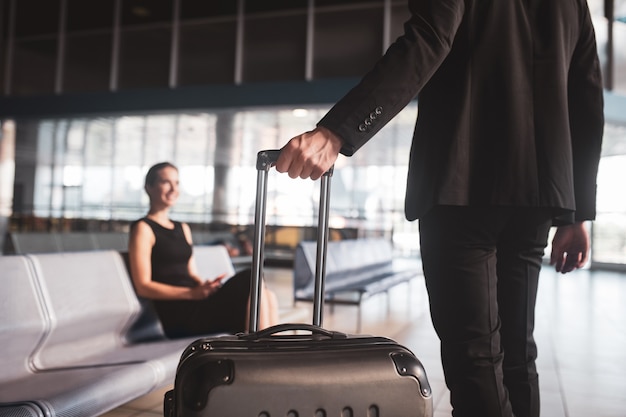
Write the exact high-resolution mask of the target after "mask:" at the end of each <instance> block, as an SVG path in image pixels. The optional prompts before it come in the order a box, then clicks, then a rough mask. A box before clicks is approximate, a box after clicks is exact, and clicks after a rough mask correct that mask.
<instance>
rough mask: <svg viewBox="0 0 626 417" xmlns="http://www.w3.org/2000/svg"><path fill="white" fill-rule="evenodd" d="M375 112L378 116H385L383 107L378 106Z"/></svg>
mask: <svg viewBox="0 0 626 417" xmlns="http://www.w3.org/2000/svg"><path fill="white" fill-rule="evenodd" d="M374 112H375V113H376V114H377V115H379V116H380V115H381V114H383V108H382V106H378V107H376V108H375V109H374Z"/></svg>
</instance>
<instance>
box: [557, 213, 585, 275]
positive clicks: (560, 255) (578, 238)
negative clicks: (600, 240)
mask: <svg viewBox="0 0 626 417" xmlns="http://www.w3.org/2000/svg"><path fill="white" fill-rule="evenodd" d="M588 256H589V235H588V234H587V230H586V229H585V226H584V224H583V223H582V222H581V223H575V224H572V225H568V226H560V227H558V228H557V229H556V234H555V235H554V238H553V239H552V254H551V256H550V265H555V268H556V271H557V272H561V273H563V274H566V273H568V272H571V271H573V270H575V269H578V268H582V267H583V266H584V265H585V263H587V257H588Z"/></svg>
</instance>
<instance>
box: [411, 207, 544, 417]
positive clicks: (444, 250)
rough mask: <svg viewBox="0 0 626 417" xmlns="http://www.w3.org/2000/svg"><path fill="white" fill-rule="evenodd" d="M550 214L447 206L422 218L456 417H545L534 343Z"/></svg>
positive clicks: (429, 284) (432, 307) (426, 269)
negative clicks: (541, 411)
mask: <svg viewBox="0 0 626 417" xmlns="http://www.w3.org/2000/svg"><path fill="white" fill-rule="evenodd" d="M550 226H551V215H550V211H549V210H544V209H528V208H525V209H522V208H504V207H492V208H475V207H451V206H440V207H435V208H434V209H432V210H431V211H430V212H429V213H428V214H427V215H426V216H424V217H423V218H422V219H421V220H420V242H421V254H422V262H423V268H424V276H425V279H426V286H427V290H428V295H429V302H430V311H431V317H432V321H433V325H434V328H435V330H436V332H437V334H438V336H439V338H440V340H441V358H442V365H443V370H444V375H445V379H446V384H447V386H448V388H449V389H450V402H451V403H452V407H453V415H454V416H455V417H476V416H481V417H511V416H515V417H538V416H539V382H538V376H537V370H536V367H535V359H536V358H537V347H536V344H535V341H534V339H533V330H534V322H535V301H536V296H537V285H538V278H539V271H540V269H541V260H542V256H543V252H544V249H545V247H546V244H547V236H548V231H549V229H550Z"/></svg>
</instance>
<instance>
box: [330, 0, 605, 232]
mask: <svg viewBox="0 0 626 417" xmlns="http://www.w3.org/2000/svg"><path fill="white" fill-rule="evenodd" d="M409 8H410V11H411V16H412V17H411V18H410V20H409V21H408V22H406V23H405V33H404V35H403V36H401V37H400V38H398V39H397V40H396V41H395V43H393V44H392V45H391V46H390V47H389V49H388V50H387V52H386V53H385V55H384V56H383V57H382V58H381V59H380V60H379V61H378V63H377V64H376V65H375V67H374V68H373V69H372V70H371V71H370V72H369V73H367V74H366V75H365V76H364V78H363V79H362V80H361V81H360V83H359V84H358V85H357V86H356V87H354V88H353V89H352V90H351V91H350V92H349V93H348V94H347V95H346V96H345V97H344V98H342V99H341V100H340V101H339V102H338V103H337V104H336V105H335V106H333V108H332V109H331V110H330V111H329V112H328V114H326V115H325V116H324V118H323V119H322V120H321V121H320V122H319V125H321V126H325V127H327V128H329V129H330V130H332V131H334V132H335V133H337V134H338V135H339V136H340V137H341V138H342V139H343V141H344V147H343V148H342V151H341V152H342V153H343V154H345V155H348V156H350V155H352V154H353V153H354V152H356V151H357V150H358V149H359V148H360V147H361V146H363V145H364V144H365V143H366V142H367V141H368V140H369V139H370V138H371V137H372V136H373V135H374V134H375V133H376V132H378V130H380V128H382V127H383V126H384V125H385V124H386V123H387V122H388V121H389V120H390V119H392V118H393V117H394V116H395V115H396V114H397V113H398V112H399V111H400V110H401V109H402V108H404V107H405V106H406V105H407V104H408V103H409V102H410V101H411V100H412V99H413V98H415V96H416V95H417V96H418V105H419V115H418V118H417V124H416V128H415V133H414V137H413V143H412V147H411V154H410V160H409V174H408V180H407V193H406V203H405V212H406V216H407V218H408V219H409V220H414V219H416V218H419V217H421V216H423V215H424V214H425V213H426V212H427V211H428V210H429V208H431V207H432V206H433V205H462V206H466V205H474V206H485V205H489V206H515V207H544V208H552V209H553V211H554V215H555V219H557V220H556V221H555V223H558V221H559V220H558V219H560V220H561V221H564V222H570V221H572V220H574V218H575V219H576V220H588V219H593V218H594V217H595V194H596V175H597V169H598V163H599V159H600V148H601V142H602V134H603V126H604V118H603V94H602V93H603V92H602V80H601V75H600V68H599V62H598V56H597V50H596V41H595V34H594V30H593V26H592V22H591V18H590V14H589V9H588V7H587V2H586V0H409Z"/></svg>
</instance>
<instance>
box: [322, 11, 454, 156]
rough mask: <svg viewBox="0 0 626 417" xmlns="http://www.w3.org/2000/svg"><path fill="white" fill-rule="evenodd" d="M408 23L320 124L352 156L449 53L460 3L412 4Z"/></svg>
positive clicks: (426, 79) (402, 106)
mask: <svg viewBox="0 0 626 417" xmlns="http://www.w3.org/2000/svg"><path fill="white" fill-rule="evenodd" d="M409 8H410V11H411V18H410V19H409V21H407V22H406V23H405V25H404V35H402V36H401V37H399V38H398V39H397V40H396V41H395V42H394V43H393V44H392V45H391V46H390V47H389V49H388V50H387V52H386V53H385V55H384V56H383V57H382V58H381V59H380V60H379V61H378V62H377V63H376V65H375V66H374V68H373V69H372V70H370V71H369V72H368V73H367V74H366V75H365V76H364V77H363V78H362V79H361V81H360V82H359V84H357V86H356V87H354V88H353V89H352V90H350V91H349V92H348V93H347V94H346V95H345V96H344V97H343V98H342V99H341V100H339V101H338V102H337V103H336V104H335V105H334V106H333V108H332V109H331V110H330V111H329V112H328V113H327V114H326V115H325V116H324V117H323V118H322V120H320V122H319V123H318V126H323V127H326V128H328V129H330V130H332V131H333V132H334V133H336V134H337V135H339V136H340V137H341V138H342V139H343V141H344V146H343V148H342V149H341V153H342V154H344V155H347V156H351V155H352V154H354V152H356V151H357V150H358V149H359V148H360V147H361V146H363V145H364V144H365V143H366V142H367V141H368V140H369V139H371V138H372V136H374V135H375V134H376V133H377V132H378V131H379V130H380V129H381V128H382V127H383V126H385V124H387V123H388V122H389V121H390V120H391V119H392V118H393V117H394V116H395V115H396V114H398V112H400V110H402V109H403V108H404V107H405V106H406V105H407V104H408V103H409V102H410V101H411V100H412V99H413V98H415V96H416V95H417V93H418V92H419V91H420V89H421V88H422V87H423V86H424V84H426V82H428V80H429V79H430V77H431V76H432V75H433V73H434V72H435V71H436V70H437V68H438V67H439V65H440V64H441V63H442V62H443V60H444V59H445V57H446V56H447V54H448V53H449V51H450V48H451V46H452V42H453V41H454V37H455V34H456V31H457V29H458V27H459V25H460V24H461V21H462V19H463V14H464V11H465V2H464V1H462V0H410V1H409Z"/></svg>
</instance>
